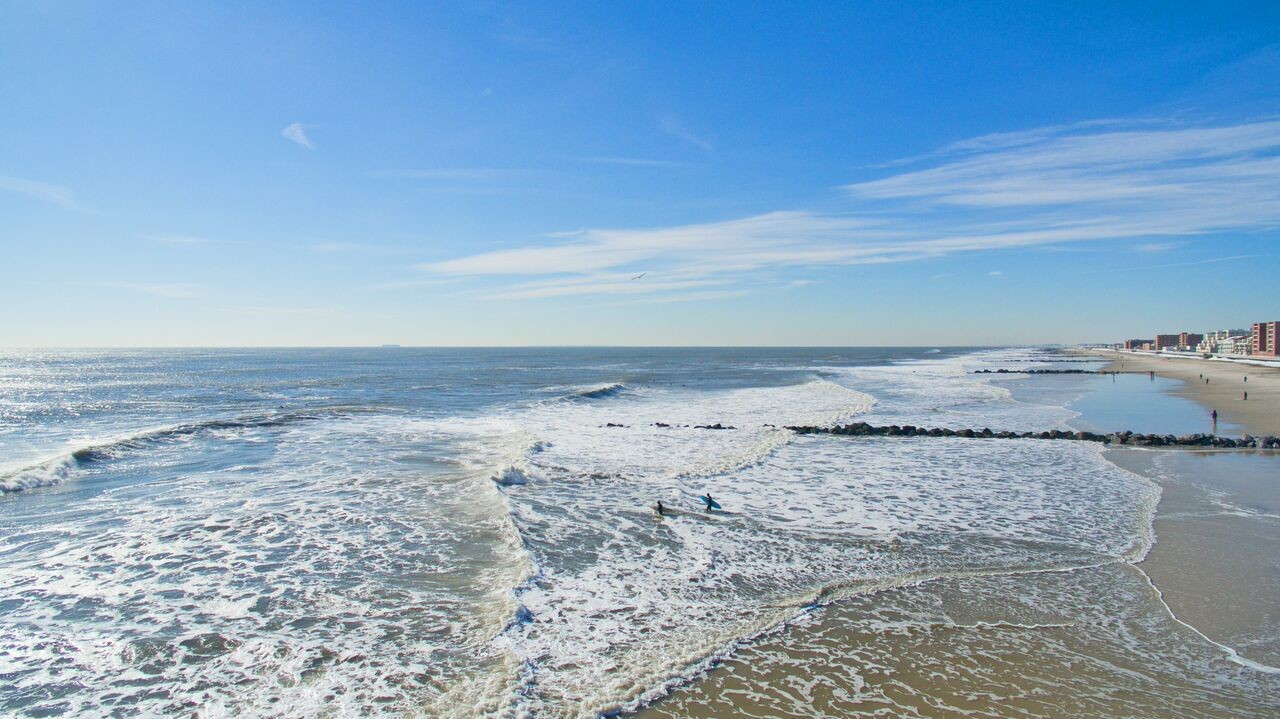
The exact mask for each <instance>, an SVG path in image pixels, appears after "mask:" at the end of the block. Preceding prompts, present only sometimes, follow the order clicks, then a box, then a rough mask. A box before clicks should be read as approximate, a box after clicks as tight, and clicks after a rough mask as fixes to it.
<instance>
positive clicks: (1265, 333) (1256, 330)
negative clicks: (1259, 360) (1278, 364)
mask: <svg viewBox="0 0 1280 719" xmlns="http://www.w3.org/2000/svg"><path fill="white" fill-rule="evenodd" d="M1277 331H1280V322H1255V323H1253V333H1252V340H1253V341H1252V343H1251V344H1252V349H1253V354H1254V355H1255V356H1259V357H1280V354H1277V353H1276V332H1277Z"/></svg>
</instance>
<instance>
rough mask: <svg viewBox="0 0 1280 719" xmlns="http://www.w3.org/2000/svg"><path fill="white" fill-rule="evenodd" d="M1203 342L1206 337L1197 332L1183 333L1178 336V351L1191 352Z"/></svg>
mask: <svg viewBox="0 0 1280 719" xmlns="http://www.w3.org/2000/svg"><path fill="white" fill-rule="evenodd" d="M1203 341H1204V335H1199V334H1196V333H1195V332H1182V333H1180V334H1179V335H1178V349H1180V350H1183V351H1184V352H1190V351H1192V350H1194V349H1195V348H1196V347H1197V346H1199V345H1200V343H1201V342H1203Z"/></svg>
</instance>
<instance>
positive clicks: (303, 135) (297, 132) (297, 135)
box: [280, 122, 315, 150]
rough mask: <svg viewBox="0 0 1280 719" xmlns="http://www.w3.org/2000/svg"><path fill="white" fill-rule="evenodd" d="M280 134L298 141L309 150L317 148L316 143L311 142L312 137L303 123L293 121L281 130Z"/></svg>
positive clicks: (290, 139)
mask: <svg viewBox="0 0 1280 719" xmlns="http://www.w3.org/2000/svg"><path fill="white" fill-rule="evenodd" d="M280 135H281V136H282V137H284V139H286V140H289V141H290V142H296V143H298V144H299V145H301V146H303V147H305V148H307V149H308V150H314V149H315V145H313V144H311V138H309V137H307V131H306V130H305V129H304V128H303V126H302V124H301V123H297V122H295V123H293V124H292V125H290V126H288V127H286V128H285V129H283V130H281V131H280Z"/></svg>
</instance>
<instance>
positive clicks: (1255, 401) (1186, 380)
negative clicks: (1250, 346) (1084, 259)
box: [1072, 350, 1280, 435]
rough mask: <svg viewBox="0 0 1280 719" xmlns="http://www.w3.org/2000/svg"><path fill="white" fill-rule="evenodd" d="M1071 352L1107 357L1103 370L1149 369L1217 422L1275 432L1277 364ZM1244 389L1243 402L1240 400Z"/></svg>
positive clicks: (1279, 413)
mask: <svg viewBox="0 0 1280 719" xmlns="http://www.w3.org/2000/svg"><path fill="white" fill-rule="evenodd" d="M1077 352H1078V353H1079V354H1084V355H1087V356H1093V357H1098V358H1100V359H1103V360H1105V361H1107V362H1108V364H1107V365H1106V366H1105V367H1103V371H1107V372H1111V371H1125V372H1137V373H1141V372H1155V373H1156V374H1157V375H1160V376H1162V377H1168V378H1172V379H1177V380H1181V381H1182V385H1181V386H1180V387H1179V388H1178V389H1176V390H1173V393H1174V394H1176V395H1178V396H1180V397H1185V398H1187V399H1190V400H1192V401H1194V402H1196V403H1198V404H1199V405H1200V406H1201V407H1204V410H1205V413H1206V414H1208V413H1209V412H1212V411H1213V410H1217V412H1218V418H1219V421H1222V422H1224V423H1230V424H1236V425H1239V426H1240V427H1243V428H1244V430H1245V431H1246V432H1248V433H1249V434H1252V435H1280V368H1275V367H1264V366H1261V365H1250V364H1240V363H1235V362H1211V361H1206V360H1202V359H1199V358H1196V357H1185V358H1184V357H1164V356H1157V355H1137V354H1129V353H1124V352H1116V351H1113V350H1077V351H1073V352H1072V353H1073V354H1075V353H1077ZM1246 377H1247V378H1248V380H1247V381H1246V380H1245V378H1246ZM1206 378H1207V379H1208V380H1209V381H1208V382H1207V383H1206V382H1205V381H1204V380H1205V379H1206ZM1245 392H1248V396H1249V398H1248V400H1245V399H1243V397H1244V393H1245Z"/></svg>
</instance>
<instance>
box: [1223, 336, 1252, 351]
mask: <svg viewBox="0 0 1280 719" xmlns="http://www.w3.org/2000/svg"><path fill="white" fill-rule="evenodd" d="M1225 346H1226V347H1228V348H1229V349H1225V350H1221V351H1220V352H1219V354H1229V355H1244V356H1248V355H1251V354H1253V336H1252V335H1250V334H1247V333H1244V332H1242V333H1240V335H1239V336H1233V337H1231V338H1229V339H1228V341H1227V343H1226V345H1225Z"/></svg>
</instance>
